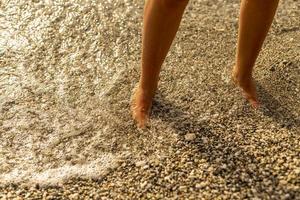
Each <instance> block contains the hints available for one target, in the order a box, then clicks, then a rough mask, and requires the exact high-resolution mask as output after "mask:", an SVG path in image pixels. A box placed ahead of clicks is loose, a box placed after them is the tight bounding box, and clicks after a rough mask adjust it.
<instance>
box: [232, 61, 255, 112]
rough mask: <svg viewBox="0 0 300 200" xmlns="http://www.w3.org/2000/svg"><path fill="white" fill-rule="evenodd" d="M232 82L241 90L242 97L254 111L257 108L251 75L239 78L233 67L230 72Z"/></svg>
mask: <svg viewBox="0 0 300 200" xmlns="http://www.w3.org/2000/svg"><path fill="white" fill-rule="evenodd" d="M232 80H233V82H234V83H235V84H236V85H237V86H238V87H239V88H241V89H242V92H243V95H244V96H245V98H246V99H247V100H248V101H249V103H250V104H251V106H252V107H253V108H254V109H257V108H258V107H259V102H258V99H257V93H256V85H255V83H254V81H253V78H252V76H251V75H247V76H241V75H240V74H239V72H238V70H237V69H235V67H234V68H233V70H232Z"/></svg>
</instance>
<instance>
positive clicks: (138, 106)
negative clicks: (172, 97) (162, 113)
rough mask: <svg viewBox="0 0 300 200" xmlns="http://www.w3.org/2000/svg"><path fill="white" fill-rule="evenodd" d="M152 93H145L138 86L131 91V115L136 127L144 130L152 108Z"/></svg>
mask: <svg viewBox="0 0 300 200" xmlns="http://www.w3.org/2000/svg"><path fill="white" fill-rule="evenodd" d="M153 96H154V92H150V93H149V92H146V91H144V90H143V89H142V88H141V87H139V85H137V86H136V88H135V89H134V91H133V95H132V99H131V114H132V118H133V119H134V120H135V122H136V123H137V125H138V127H140V128H144V127H145V125H146V122H147V120H148V119H149V113H150V110H151V106H152V100H153Z"/></svg>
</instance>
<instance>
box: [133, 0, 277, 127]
mask: <svg viewBox="0 0 300 200" xmlns="http://www.w3.org/2000/svg"><path fill="white" fill-rule="evenodd" d="M278 1H279V0H241V7H240V19H239V31H238V43H237V52H236V63H235V66H234V67H233V69H232V79H233V81H234V82H235V84H236V85H237V86H238V87H239V88H240V89H241V91H242V93H243V94H244V96H245V98H246V99H247V100H248V101H249V103H250V104H251V105H252V107H253V108H257V107H258V106H259V101H258V99H257V94H256V86H255V83H254V80H253V78H252V71H253V67H254V64H255V61H256V59H257V56H258V54H259V52H260V50H261V47H262V44H263V42H264V40H265V38H266V35H267V33H268V30H269V28H270V26H271V23H272V21H273V18H274V15H275V12H276V9H277V6H278ZM187 4H188V0H147V1H146V4H145V8H144V21H143V32H142V36H143V38H142V63H141V75H140V79H139V82H138V84H137V86H136V88H135V90H134V93H133V95H132V101H131V112H132V117H133V119H134V120H135V121H136V123H137V125H138V127H141V128H143V127H144V126H145V124H146V122H147V120H148V118H149V113H150V109H151V106H152V101H153V97H154V94H155V91H156V90H157V86H158V79H159V73H160V70H161V66H162V64H163V62H164V60H165V58H166V55H167V53H168V51H169V49H170V46H171V44H172V42H173V40H174V37H175V35H176V32H177V30H178V27H179V24H180V21H181V18H182V15H183V13H184V10H185V8H186V6H187Z"/></svg>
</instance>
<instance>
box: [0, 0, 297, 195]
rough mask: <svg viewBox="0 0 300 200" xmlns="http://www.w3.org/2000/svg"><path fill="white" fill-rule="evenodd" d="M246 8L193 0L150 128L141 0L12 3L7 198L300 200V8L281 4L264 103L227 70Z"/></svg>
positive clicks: (267, 61)
mask: <svg viewBox="0 0 300 200" xmlns="http://www.w3.org/2000/svg"><path fill="white" fill-rule="evenodd" d="M238 7H239V4H238V2H236V1H233V0H230V1H226V2H224V1H217V0H213V1H211V0H205V1H191V2H190V4H189V6H188V8H187V10H186V13H185V16H184V19H183V21H182V25H181V27H180V31H179V33H178V35H177V38H176V41H175V42H174V44H173V46H172V48H171V52H170V54H169V55H168V57H167V60H166V62H165V64H164V67H163V70H162V73H161V79H160V87H159V91H158V92H157V94H156V96H155V102H154V104H153V110H152V113H151V124H150V125H149V127H147V129H146V130H139V129H137V128H136V127H135V126H134V124H133V122H132V120H131V118H130V115H129V99H130V95H131V90H132V88H133V87H134V85H135V83H136V81H137V80H138V70H139V61H140V48H141V46H140V43H141V32H140V30H141V19H142V8H143V2H142V1H137V0H128V1H121V0H120V1H119V0H116V1H92V0H86V1H84V2H83V1H72V3H70V2H68V1H65V0H57V1H51V2H50V1H25V0H23V1H22V0H21V1H18V2H15V1H2V2H1V3H0V11H1V13H3V15H2V14H0V22H1V24H2V26H0V44H1V47H0V183H1V184H0V199H3V200H4V199H300V198H299V197H300V170H299V169H300V168H299V166H300V157H299V155H300V143H299V141H300V134H299V133H300V127H299V126H300V98H299V89H300V30H299V27H300V5H299V3H298V2H297V1H293V0H286V1H281V2H280V5H279V10H278V12H277V16H276V19H275V21H274V23H273V25H272V29H271V31H270V33H269V35H268V38H267V41H266V42H265V44H264V47H263V51H262V52H261V54H260V56H259V58H258V61H257V66H256V71H255V79H256V80H257V86H258V93H259V98H260V99H261V102H262V108H261V109H260V110H257V111H254V110H252V109H251V108H250V107H249V105H248V104H247V103H246V101H245V100H244V99H243V98H242V97H241V95H240V92H239V90H238V89H237V88H235V87H234V86H233V85H232V83H231V82H230V78H229V77H230V69H231V67H232V65H233V61H234V54H235V45H236V35H237V20H238V18H237V16H238ZM8 27H10V29H8ZM16 41H17V42H16ZM73 169H75V170H73ZM77 169H78V170H77ZM15 172H18V173H15ZM13 174H16V175H15V176H13ZM45 174H47V176H43V175H45ZM61 174H63V176H62V175H61ZM37 177H38V178H37ZM43 177H44V179H43ZM45 177H46V178H45ZM50 178H51V182H49V183H48V182H47V179H50ZM46 182H47V184H46Z"/></svg>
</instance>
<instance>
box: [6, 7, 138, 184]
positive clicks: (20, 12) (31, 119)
mask: <svg viewBox="0 0 300 200" xmlns="http://www.w3.org/2000/svg"><path fill="white" fill-rule="evenodd" d="M0 5H1V7H0V10H1V15H0V24H1V26H0V27H1V29H0V44H1V47H0V48H1V49H0V53H1V58H0V59H1V60H0V62H1V63H0V66H1V67H0V106H1V107H0V108H1V110H0V112H1V116H0V133H1V134H0V140H1V143H0V180H1V182H4V183H6V182H10V181H29V182H31V181H33V182H35V181H37V182H42V183H45V181H46V182H57V181H58V180H62V179H64V178H66V177H72V176H78V175H79V176H88V177H91V176H96V177H99V176H101V174H102V173H106V171H107V170H106V169H108V168H112V167H113V166H114V165H115V164H116V163H117V161H118V159H119V157H120V155H123V154H124V153H125V154H126V151H125V150H124V151H118V150H117V149H116V148H115V147H114V146H113V143H114V140H115V139H114V138H113V137H112V135H113V134H112V133H113V132H116V131H115V129H116V128H115V125H116V124H118V123H120V122H119V120H120V119H119V117H118V116H117V115H115V114H114V113H112V112H111V109H112V108H111V107H112V106H111V104H112V102H113V99H112V96H113V93H118V92H119V90H122V89H123V88H124V89H128V87H130V85H128V86H126V87H127V88H126V87H120V86H116V85H117V84H118V83H120V82H123V81H124V79H126V77H125V75H126V73H127V72H128V71H130V70H131V69H132V68H133V67H134V65H133V64H132V63H134V62H135V61H136V60H138V58H136V57H134V56H132V55H135V54H134V51H138V46H139V45H138V44H139V38H138V37H137V31H138V30H137V29H136V28H138V27H139V26H138V25H135V26H134V27H132V28H131V27H130V26H128V23H126V21H127V20H128V18H130V21H131V23H134V22H136V23H138V22H140V19H139V18H140V15H141V13H140V11H141V9H138V8H139V6H138V5H135V4H134V3H132V2H130V4H129V3H128V1H105V2H103V1H72V3H68V2H67V1H2V3H1V4H0ZM124 101H128V100H127V99H124ZM127 103H128V102H127Z"/></svg>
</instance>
